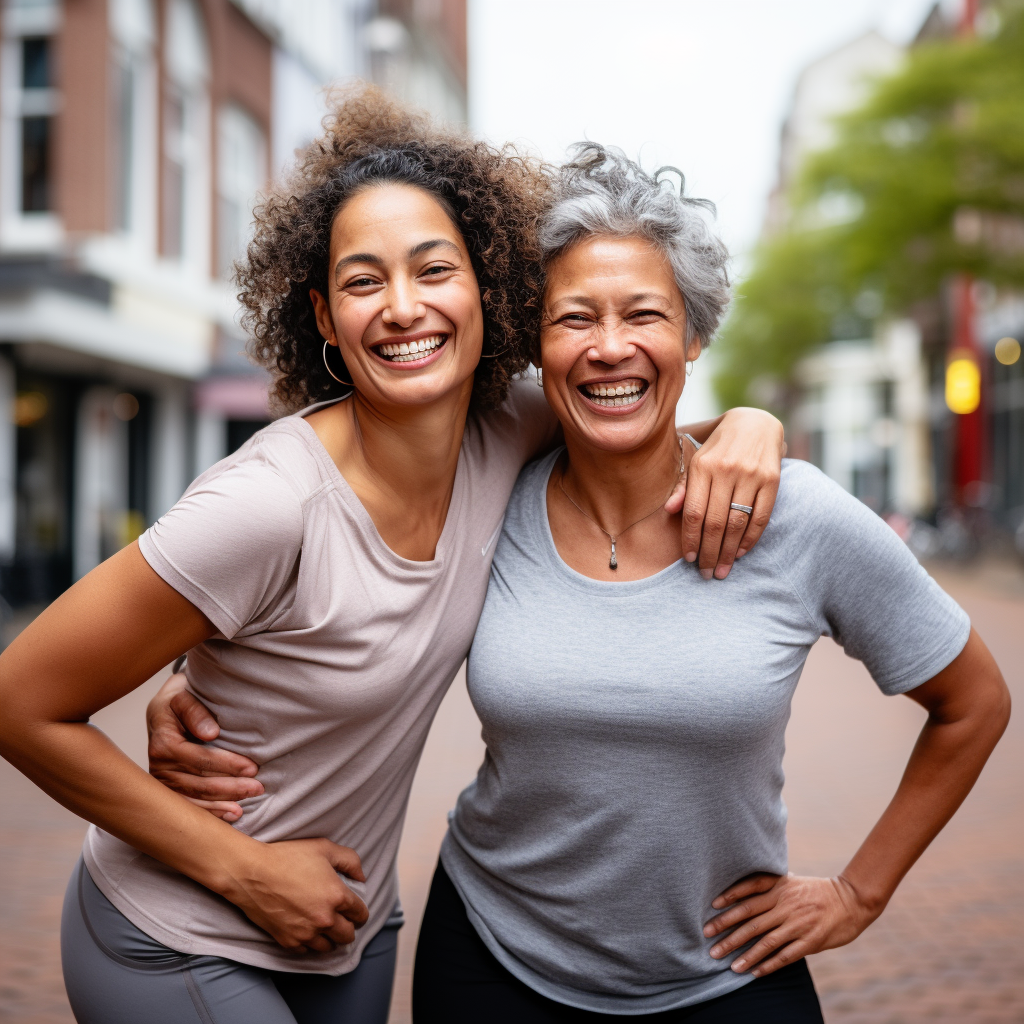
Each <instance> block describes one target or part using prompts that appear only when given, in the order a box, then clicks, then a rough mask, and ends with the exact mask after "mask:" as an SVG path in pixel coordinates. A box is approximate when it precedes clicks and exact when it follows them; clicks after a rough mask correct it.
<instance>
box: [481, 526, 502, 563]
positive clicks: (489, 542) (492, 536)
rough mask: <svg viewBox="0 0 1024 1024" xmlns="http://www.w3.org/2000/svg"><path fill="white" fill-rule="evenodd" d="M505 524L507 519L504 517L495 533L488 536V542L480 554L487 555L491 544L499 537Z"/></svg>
mask: <svg viewBox="0 0 1024 1024" xmlns="http://www.w3.org/2000/svg"><path fill="white" fill-rule="evenodd" d="M504 524H505V519H504V517H502V520H501V522H500V523H498V527H497V529H496V530H495V531H494V533H492V534H491V535H490V537H488V538H487V543H486V544H485V545H484V546H483V547H482V548H481V549H480V554H481V556H482V557H484V558H486V557H487V552H488V551H489V550H490V548H491V545H492V544H493V543H494V542H495V541H496V540H497V539H498V534H499V533H501V528H502V526H504Z"/></svg>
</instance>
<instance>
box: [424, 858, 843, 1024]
mask: <svg viewBox="0 0 1024 1024" xmlns="http://www.w3.org/2000/svg"><path fill="white" fill-rule="evenodd" d="M412 1012H413V1019H414V1021H415V1024H435V1022H441V1021H443V1022H445V1024H506V1022H507V1024H584V1022H587V1021H590V1022H596V1021H599V1020H601V1021H605V1022H606V1024H609V1022H610V1021H612V1020H615V1019H619V1020H622V1021H623V1022H624V1024H625V1022H626V1021H632V1020H650V1021H658V1022H662V1024H676V1022H682V1021H686V1022H688V1024H823V1018H822V1016H821V1007H820V1006H819V1005H818V995H817V993H816V992H815V991H814V982H813V981H811V972H810V971H809V970H808V969H807V963H806V961H804V960H800V961H798V962H797V963H795V964H790V965H789V966H788V967H783V968H782V969H781V970H779V971H776V972H775V973H774V974H769V975H767V976H766V977H764V978H758V979H756V980H755V981H752V982H750V984H748V985H744V986H743V988H740V989H737V990H736V991H735V992H729V993H727V994H726V995H724V996H718V997H717V998H716V999H709V1000H707V1002H704V1003H698V1004H696V1005H695V1006H683V1007H680V1008H679V1009H677V1010H665V1011H664V1012H661V1013H650V1014H641V1015H640V1016H638V1017H632V1016H631V1017H623V1016H621V1015H619V1014H606V1013H594V1012H593V1011H591V1010H578V1009H576V1008H575V1007H572V1006H566V1005H564V1004H563V1003H557V1002H555V1001H554V1000H552V999H547V998H546V997H544V996H542V995H540V994H539V993H538V992H534V990H533V989H532V988H530V987H529V986H528V985H525V984H523V982H521V981H520V980H519V979H518V978H516V977H515V976H514V975H512V974H510V973H509V972H508V971H507V970H505V968H504V967H502V965H501V964H500V963H499V962H498V961H497V960H496V959H495V958H494V956H493V954H492V953H491V951H490V950H489V949H488V948H487V947H486V946H485V945H484V943H483V941H482V940H481V939H480V936H479V935H477V933H476V930H475V929H474V928H473V925H472V924H471V923H470V920H469V917H468V916H467V915H466V908H465V906H463V903H462V897H461V896H459V893H458V890H457V889H456V888H455V886H454V885H453V884H452V880H451V879H450V878H449V877H448V875H447V873H446V872H445V870H444V867H443V866H442V865H441V864H438V865H437V871H435V872H434V881H433V883H432V884H431V886H430V896H429V898H428V899H427V909H426V911H425V912H424V915H423V924H422V926H421V927H420V938H419V944H418V946H417V947H416V970H415V974H414V976H413V988H412Z"/></svg>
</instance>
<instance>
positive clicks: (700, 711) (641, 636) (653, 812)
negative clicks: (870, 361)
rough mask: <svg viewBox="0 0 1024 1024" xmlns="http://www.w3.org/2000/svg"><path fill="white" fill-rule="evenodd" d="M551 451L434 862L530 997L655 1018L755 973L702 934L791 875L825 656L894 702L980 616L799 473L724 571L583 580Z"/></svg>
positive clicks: (480, 679) (510, 524) (532, 500)
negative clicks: (807, 739) (794, 732)
mask: <svg viewBox="0 0 1024 1024" xmlns="http://www.w3.org/2000/svg"><path fill="white" fill-rule="evenodd" d="M557 456H558V453H557V452H555V453H553V454H552V455H550V456H548V457H546V458H544V459H542V460H540V461H539V462H536V463H533V464H532V465H531V466H528V467H527V468H526V469H525V470H524V471H523V473H522V474H521V476H520V478H519V482H518V483H517V485H516V489H515V491H514V492H513V495H512V499H511V501H510V503H509V507H508V511H507V512H506V515H505V525H504V529H503V531H502V535H501V538H500V540H499V543H498V547H497V550H496V551H495V555H494V562H493V565H492V567H491V580H490V584H489V588H488V592H487V601H486V603H485V606H484V611H483V614H482V616H481V619H480V624H479V625H478V627H477V632H476V638H475V640H474V641H473V647H472V650H471V652H470V657H469V675H468V680H469V692H470V696H471V697H472V700H473V705H474V706H475V708H476V710H477V713H478V714H479V715H480V719H481V721H482V722H483V738H484V740H485V742H486V744H487V752H486V755H485V758H484V763H483V765H482V766H481V768H480V772H479V774H478V776H477V779H476V781H475V782H474V783H473V784H472V785H470V786H469V787H468V788H467V789H466V790H464V791H463V793H462V795H461V796H460V797H459V801H458V805H457V807H456V809H455V810H454V811H453V812H452V815H451V821H450V825H451V828H450V831H449V833H448V835H447V836H446V837H445V841H444V846H443V848H442V860H443V862H444V866H445V868H446V869H447V871H448V873H449V874H450V876H451V878H452V880H453V881H454V883H455V885H456V886H457V888H458V890H459V892H460V893H461V894H462V898H463V900H464V902H465V904H466V908H467V910H468V913H469V917H470V919H471V921H472V922H473V924H474V926H475V928H476V929H477V931H478V932H479V934H480V936H481V938H482V939H483V941H484V942H485V943H486V944H487V946H488V948H489V949H490V950H491V952H492V953H493V954H494V955H495V956H496V957H497V958H498V960H499V961H500V962H501V963H502V964H504V966H505V967H506V968H507V969H508V970H509V971H511V972H512V973H513V974H514V975H516V976H517V977H518V978H520V979H521V980H522V981H524V982H525V983H526V984H527V985H529V986H530V987H531V988H533V989H535V990H536V991H538V992H540V993H541V994H542V995H545V996H547V997H548V998H551V999H555V1000H558V1001H559V1002H562V1003H567V1004H569V1005H571V1006H577V1007H582V1008H584V1009H588V1010H594V1011H599V1012H604V1013H616V1014H641V1013H653V1012H656V1011H660V1010H667V1009H671V1008H674V1007H678V1006H686V1005H689V1004H692V1003H698V1002H702V1001H704V1000H707V999H711V998H713V997H715V996H718V995H722V994H724V993H726V992H729V991H731V990H732V989H735V988H738V987H739V986H741V985H744V984H746V983H747V982H749V981H750V980H751V978H750V976H749V975H738V974H735V973H734V972H732V971H730V970H729V963H730V962H731V960H732V959H733V958H731V957H730V958H727V959H726V960H725V961H724V962H723V961H716V960H713V959H712V958H711V956H710V955H709V952H708V951H709V949H710V948H711V946H712V945H713V943H714V940H712V939H706V938H704V936H703V934H702V928H703V926H704V924H705V923H706V922H707V921H708V919H709V918H710V917H712V915H713V913H714V912H713V910H712V908H711V901H712V900H713V899H714V898H715V897H716V896H717V895H718V894H719V893H720V892H721V891H722V890H723V889H725V888H726V887H727V886H728V885H730V884H731V883H732V882H735V881H736V880H737V879H739V878H742V877H743V876H744V875H748V874H750V873H751V872H754V871H771V872H779V873H782V872H785V871H786V869H787V867H786V808H785V805H784V803H783V801H782V783H783V773H782V754H783V746H784V733H785V728H786V722H787V720H788V718H789V710H790V700H791V698H792V696H793V691H794V688H795V687H796V684H797V680H798V679H799V678H800V672H801V670H802V669H803V666H804V661H805V659H806V657H807V652H808V651H809V650H810V648H811V646H812V645H813V644H814V642H815V641H816V640H817V639H818V638H819V637H821V636H831V637H832V638H833V639H834V640H836V641H837V642H838V643H840V644H842V646H843V648H844V650H845V651H846V653H847V654H849V655H851V656H852V657H855V658H859V659H860V660H862V661H863V662H864V663H865V665H866V666H867V667H868V669H869V670H870V672H871V674H872V676H873V677H874V679H875V682H876V683H877V684H878V686H879V688H880V689H881V690H882V691H883V692H884V693H887V694H897V693H903V692H905V691H907V690H910V689H912V688H913V687H915V686H918V685H920V684H921V683H923V682H925V681H926V680H928V679H930V678H931V677H932V676H934V675H935V674H936V673H937V672H939V671H940V670H941V669H943V668H944V667H945V666H946V665H948V664H949V663H950V662H951V661H952V660H953V659H954V658H955V657H956V656H957V655H958V654H959V653H960V651H961V650H962V649H963V647H964V644H965V643H966V642H967V637H968V633H969V630H970V622H969V621H968V618H967V616H966V615H965V614H964V612H963V611H962V610H961V609H960V608H959V607H958V606H957V605H956V604H955V603H954V602H953V601H952V600H951V599H950V598H949V597H948V596H947V595H946V594H945V593H943V591H942V590H941V589H940V588H939V587H938V585H937V584H936V583H935V582H934V581H933V580H932V579H931V578H930V577H929V576H928V574H927V573H926V572H925V571H924V569H922V568H921V566H919V565H918V564H917V562H916V561H915V559H914V557H913V555H912V554H911V553H910V552H909V551H908V550H907V548H906V547H905V546H904V544H903V543H902V542H901V541H900V540H899V539H898V538H897V536H896V535H895V533H893V532H892V530H890V529H889V527H888V526H886V525H885V523H884V522H882V520H881V519H879V518H878V517H877V516H876V515H875V514H874V513H873V512H871V511H870V510H869V509H867V508H866V507H865V506H864V505H862V504H861V503H860V502H859V501H857V500H856V499H855V498H853V497H851V496H850V495H849V494H847V493H846V492H845V491H843V490H842V488H840V487H839V486H838V485H837V484H835V483H833V482H832V481H831V480H829V479H828V478H827V477H826V476H824V475H823V474H822V473H821V472H819V471H818V470H817V469H815V468H814V467H813V466H811V465H809V464H808V463H806V462H797V461H792V460H787V461H786V462H785V463H784V464H783V472H782V484H781V487H780V490H779V497H778V502H777V504H776V506H775V512H774V514H773V516H772V520H771V523H770V524H769V526H768V528H767V530H766V531H765V534H764V537H763V539H762V540H761V543H760V544H758V545H757V547H755V548H754V549H753V550H752V551H751V552H750V553H749V554H748V555H746V556H745V557H744V558H743V559H742V560H741V561H739V562H738V563H737V564H736V566H735V567H734V568H733V571H732V573H731V574H730V575H729V577H728V578H727V579H726V580H724V581H721V582H720V581H715V580H710V581H705V580H703V579H702V578H701V576H700V574H699V573H698V571H697V568H696V567H695V566H693V565H688V564H686V563H685V562H682V561H680V562H677V563H675V564H674V565H671V566H669V567H668V568H667V569H664V570H663V571H661V572H660V573H658V574H657V575H655V576H651V577H649V578H647V579H643V580H637V581H633V582H624V583H611V582H600V581H596V580H592V579H589V578H587V577H585V576H582V575H580V574H579V573H577V572H575V571H573V570H572V569H570V568H569V567H568V566H567V565H566V564H565V563H564V562H563V561H562V560H561V558H559V556H558V553H557V551H556V549H555V546H554V542H553V540H552V537H551V531H550V529H549V526H548V519H547V508H546V497H545V494H546V484H547V480H548V477H549V475H550V472H551V468H552V466H553V465H554V461H555V459H556V458H557ZM894 781H895V780H894ZM852 852H853V851H851V853H852Z"/></svg>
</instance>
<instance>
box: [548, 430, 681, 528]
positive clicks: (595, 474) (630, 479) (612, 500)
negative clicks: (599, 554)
mask: <svg viewBox="0 0 1024 1024" xmlns="http://www.w3.org/2000/svg"><path fill="white" fill-rule="evenodd" d="M565 446H566V452H567V455H568V463H567V465H566V467H565V469H564V471H563V476H562V483H563V486H564V487H565V488H566V490H567V492H568V493H569V494H570V495H571V497H572V499H573V500H574V501H576V502H577V503H578V504H579V505H580V507H581V508H583V509H585V510H586V512H587V513H588V514H589V515H591V516H593V517H594V520H595V521H596V522H597V523H598V524H599V525H600V526H601V528H602V529H603V530H605V531H606V532H607V533H609V534H611V535H613V536H616V535H617V534H618V533H619V532H620V531H622V530H625V529H626V528H627V527H628V526H629V525H630V524H631V523H633V522H635V521H636V520H637V519H639V518H640V517H641V516H644V515H647V514H648V513H650V512H653V511H654V510H655V509H657V508H658V507H659V505H660V504H663V503H664V502H665V501H666V500H667V499H668V496H669V494H670V493H671V490H672V488H673V486H674V485H675V483H676V481H677V480H678V478H679V459H680V447H679V438H678V435H677V434H676V429H675V426H674V425H673V424H669V425H668V426H667V427H666V429H665V430H664V431H661V432H659V433H657V434H656V435H655V436H653V437H652V438H650V439H649V440H648V441H647V442H645V443H644V444H643V445H641V446H640V447H639V448H635V449H633V450H632V451H628V452H607V451H602V450H601V449H598V448H594V447H593V446H591V445H587V444H582V443H581V442H580V441H579V439H577V438H571V437H566V445H565Z"/></svg>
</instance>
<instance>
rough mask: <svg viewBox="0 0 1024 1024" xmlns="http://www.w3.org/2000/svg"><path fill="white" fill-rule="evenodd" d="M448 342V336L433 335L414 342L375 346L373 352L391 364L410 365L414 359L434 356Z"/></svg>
mask: <svg viewBox="0 0 1024 1024" xmlns="http://www.w3.org/2000/svg"><path fill="white" fill-rule="evenodd" d="M447 340H448V335H447V334H431V335H428V336H427V337H424V338H416V339H413V340H404V341H395V342H384V343H383V344H380V345H374V346H373V351H374V353H375V354H376V355H378V356H380V358H381V359H384V360H386V361H387V362H389V363H410V362H412V361H413V360H414V359H424V358H426V357H427V356H429V355H431V354H433V353H434V352H436V351H437V350H438V349H439V348H441V346H442V345H444V343H445V342H446V341H447Z"/></svg>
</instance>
